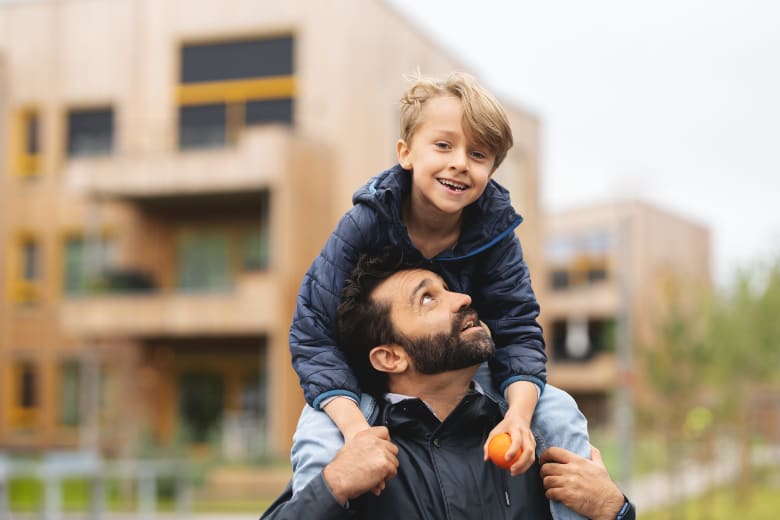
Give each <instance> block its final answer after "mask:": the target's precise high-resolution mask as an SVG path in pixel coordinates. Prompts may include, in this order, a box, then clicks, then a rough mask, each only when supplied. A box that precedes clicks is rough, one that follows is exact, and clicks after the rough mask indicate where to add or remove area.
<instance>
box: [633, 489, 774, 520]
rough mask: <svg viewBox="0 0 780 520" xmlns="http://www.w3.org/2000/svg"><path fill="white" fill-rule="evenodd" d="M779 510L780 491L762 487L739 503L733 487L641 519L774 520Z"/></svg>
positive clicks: (649, 514)
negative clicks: (735, 519)
mask: <svg viewBox="0 0 780 520" xmlns="http://www.w3.org/2000/svg"><path fill="white" fill-rule="evenodd" d="M779 510H780V490H778V488H777V487H772V486H762V487H757V488H756V489H754V490H753V493H752V495H751V496H750V498H749V499H743V500H741V501H740V500H739V499H738V497H737V494H736V493H735V491H734V489H733V488H721V489H719V490H717V491H714V492H712V493H708V494H707V495H705V496H703V497H699V498H697V499H696V500H692V501H690V502H687V503H685V504H682V505H679V504H678V505H675V506H673V507H671V508H669V509H665V510H662V511H654V512H649V513H644V512H642V511H639V513H640V514H639V515H638V516H639V517H640V518H642V520H687V519H691V520H700V519H706V520H733V519H734V518H739V519H740V520H775V519H776V518H777V517H778V511H779Z"/></svg>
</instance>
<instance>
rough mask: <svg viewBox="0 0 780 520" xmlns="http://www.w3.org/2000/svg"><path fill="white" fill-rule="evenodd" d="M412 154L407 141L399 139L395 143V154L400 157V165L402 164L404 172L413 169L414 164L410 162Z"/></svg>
mask: <svg viewBox="0 0 780 520" xmlns="http://www.w3.org/2000/svg"><path fill="white" fill-rule="evenodd" d="M410 152H411V151H410V150H409V145H407V144H406V141H404V140H403V139H399V140H398V142H397V143H395V153H396V155H397V156H398V164H400V165H401V168H403V169H404V170H411V169H412V163H411V162H410V161H409V155H410V154H411V153H410Z"/></svg>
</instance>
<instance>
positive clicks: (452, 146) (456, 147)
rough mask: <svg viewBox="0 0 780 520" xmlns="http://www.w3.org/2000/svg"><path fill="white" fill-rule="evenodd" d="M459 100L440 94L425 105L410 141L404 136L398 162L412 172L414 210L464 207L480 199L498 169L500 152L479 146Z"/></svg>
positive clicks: (441, 210)
mask: <svg viewBox="0 0 780 520" xmlns="http://www.w3.org/2000/svg"><path fill="white" fill-rule="evenodd" d="M462 118H463V106H462V104H461V101H460V99H458V98H456V97H452V96H440V97H435V98H432V99H430V100H428V101H427V102H426V103H425V105H424V106H423V110H422V120H421V122H420V124H419V125H418V126H417V129H416V130H415V132H414V135H413V136H412V139H411V142H409V143H407V142H405V141H404V140H399V141H398V145H397V152H398V162H399V163H400V164H401V166H402V167H403V168H405V169H407V170H413V175H412V205H413V210H414V211H415V212H420V211H424V212H430V211H431V210H432V211H433V212H434V213H444V214H448V215H452V214H460V212H461V211H462V210H463V208H465V207H466V206H468V205H469V204H471V203H472V202H474V201H475V200H477V199H478V198H479V197H480V195H482V192H483V191H484V190H485V186H487V183H488V180H490V176H491V175H493V172H494V171H495V168H494V167H493V164H494V163H495V158H496V157H495V154H494V153H493V152H491V151H490V149H489V148H488V147H487V146H483V145H479V144H477V143H475V142H474V141H473V140H471V139H470V137H469V136H468V135H467V133H466V132H465V130H464V128H463V126H462Z"/></svg>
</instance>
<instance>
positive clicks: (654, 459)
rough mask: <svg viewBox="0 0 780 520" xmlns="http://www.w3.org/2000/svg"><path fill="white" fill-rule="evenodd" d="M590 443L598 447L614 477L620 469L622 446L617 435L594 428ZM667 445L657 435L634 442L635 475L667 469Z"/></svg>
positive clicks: (639, 475)
mask: <svg viewBox="0 0 780 520" xmlns="http://www.w3.org/2000/svg"><path fill="white" fill-rule="evenodd" d="M590 443H591V444H592V445H593V446H595V447H597V448H598V449H599V451H600V452H601V457H602V458H603V459H604V464H605V465H606V466H607V469H608V470H609V474H610V475H612V476H613V477H616V476H617V475H618V471H619V470H620V453H619V449H620V446H619V445H618V442H617V439H616V437H615V435H614V434H613V433H611V432H607V431H603V430H593V431H592V432H591V435H590ZM666 463H667V458H666V447H665V446H664V444H663V442H662V441H661V440H660V439H658V438H657V437H652V436H647V435H645V436H643V437H642V438H641V439H638V440H637V441H636V442H635V443H634V449H633V472H632V474H633V475H634V477H641V476H642V475H647V474H649V473H652V472H655V471H665V470H666V469H667V466H666Z"/></svg>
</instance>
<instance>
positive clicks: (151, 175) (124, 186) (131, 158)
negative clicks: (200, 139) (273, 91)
mask: <svg viewBox="0 0 780 520" xmlns="http://www.w3.org/2000/svg"><path fill="white" fill-rule="evenodd" d="M292 140H293V138H292V132H291V130H290V129H289V128H286V127H282V126H268V127H259V128H252V129H247V130H245V132H244V133H243V134H242V137H241V139H240V140H239V142H238V143H237V144H236V145H235V146H230V147H225V148H211V149H198V150H172V151H170V152H167V153H156V154H155V153H149V154H138V155H131V154H116V155H110V156H104V157H94V158H74V159H71V160H70V162H69V163H68V165H67V167H66V178H67V183H68V186H69V187H70V188H71V189H72V190H74V191H78V192H81V193H86V194H93V195H103V196H109V197H111V196H115V197H123V198H130V199H132V198H145V197H159V196H179V195H196V194H202V193H215V192H216V193H219V192H236V191H245V190H256V189H263V188H266V187H267V186H268V185H269V184H271V183H272V181H273V180H274V179H276V178H277V177H278V176H279V175H282V174H283V172H284V171H285V169H286V166H287V161H288V160H289V157H290V153H291V150H290V147H291V146H292Z"/></svg>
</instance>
